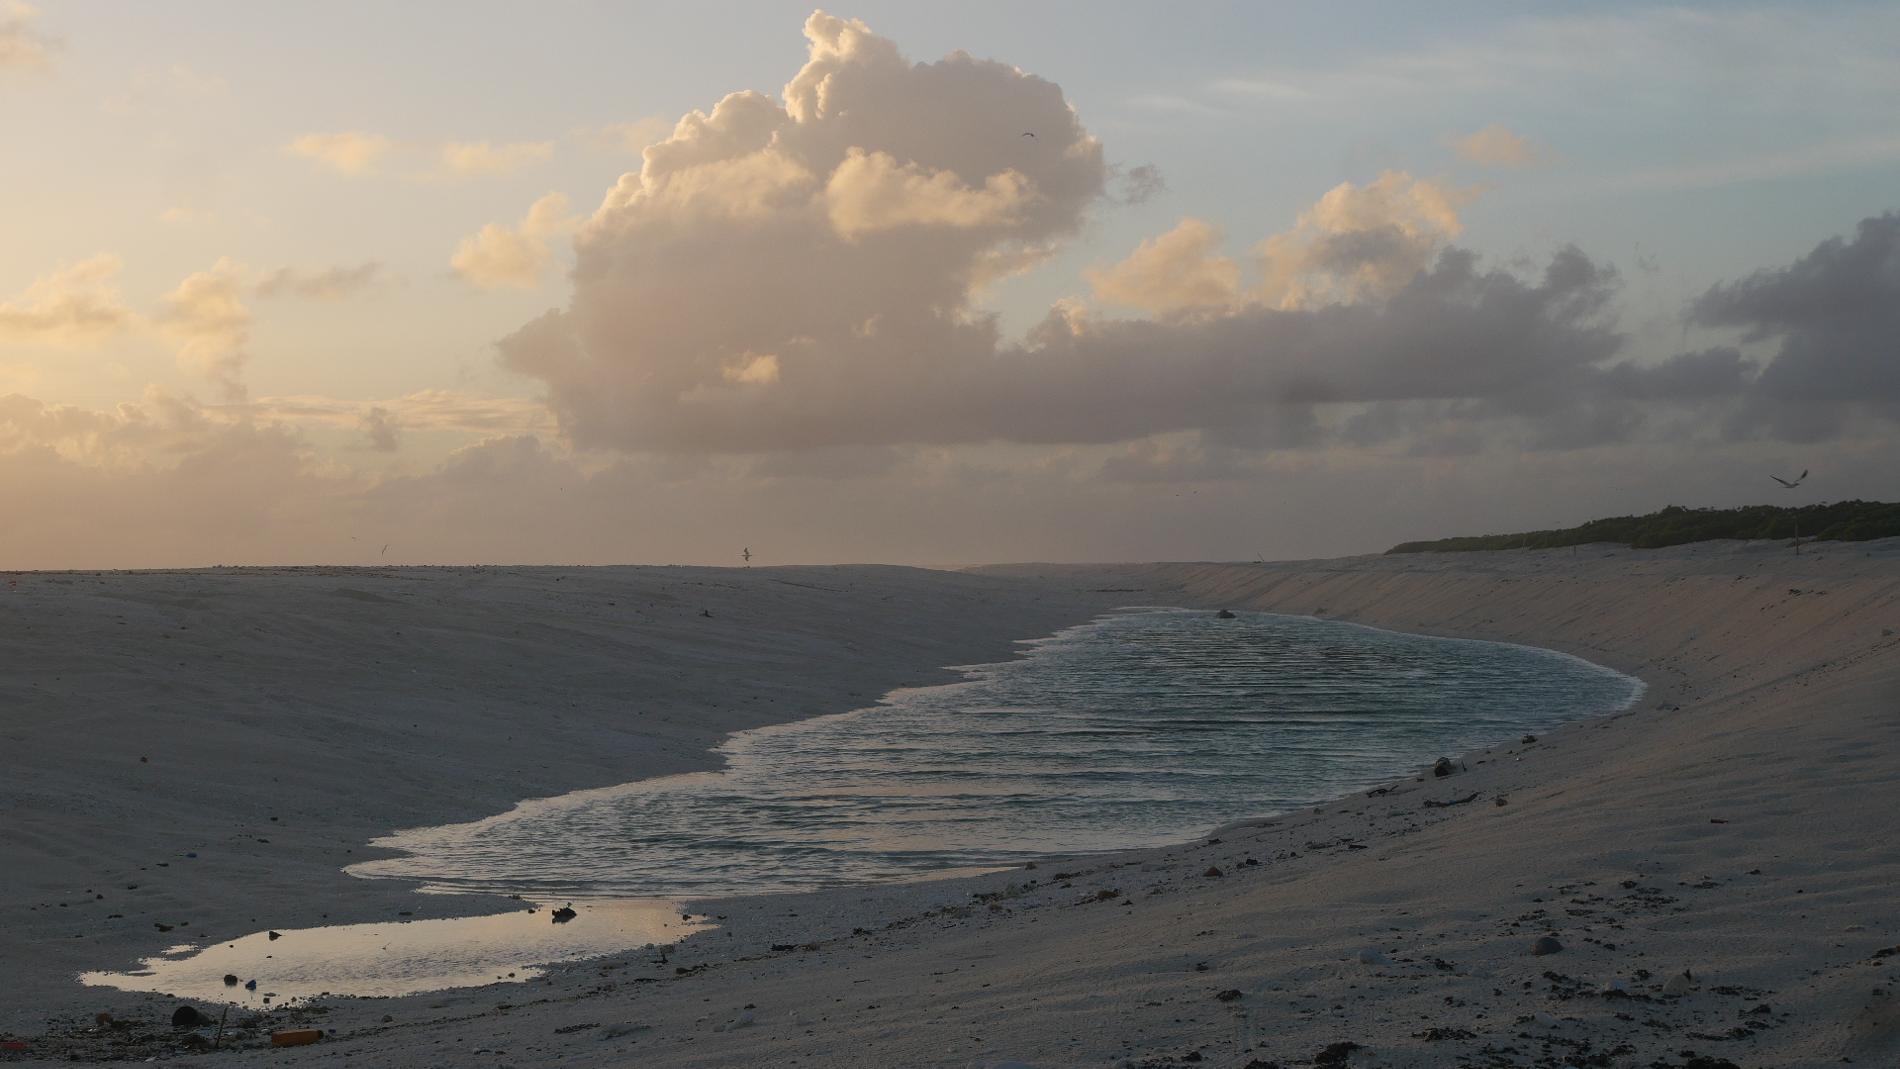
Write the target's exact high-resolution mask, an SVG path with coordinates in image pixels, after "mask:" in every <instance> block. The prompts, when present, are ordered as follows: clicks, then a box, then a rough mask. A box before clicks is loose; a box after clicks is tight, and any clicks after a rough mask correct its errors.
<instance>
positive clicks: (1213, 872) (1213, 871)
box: [1201, 865, 1227, 877]
mask: <svg viewBox="0 0 1900 1069" xmlns="http://www.w3.org/2000/svg"><path fill="white" fill-rule="evenodd" d="M1201 875H1203V876H1207V877H1214V876H1225V875H1227V874H1226V873H1224V872H1222V871H1221V870H1220V866H1219V865H1209V866H1207V871H1206V872H1203V873H1201Z"/></svg>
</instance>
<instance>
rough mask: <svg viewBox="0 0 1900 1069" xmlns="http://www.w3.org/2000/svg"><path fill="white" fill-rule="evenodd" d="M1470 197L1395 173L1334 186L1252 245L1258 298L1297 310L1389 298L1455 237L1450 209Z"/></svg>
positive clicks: (1454, 217)
mask: <svg viewBox="0 0 1900 1069" xmlns="http://www.w3.org/2000/svg"><path fill="white" fill-rule="evenodd" d="M1474 195H1475V194H1474V193H1473V191H1471V190H1461V189H1454V188H1451V187H1448V186H1444V185H1440V184H1438V183H1435V182H1431V181H1427V180H1425V179H1422V178H1414V177H1412V176H1411V175H1409V174H1406V173H1404V172H1401V171H1387V172H1385V173H1384V174H1381V175H1380V176H1379V177H1378V178H1377V179H1376V180H1374V181H1372V182H1368V183H1366V184H1365V185H1355V184H1354V183H1352V182H1341V183H1340V184H1339V185H1337V186H1334V187H1333V188H1332V189H1330V190H1328V191H1327V192H1326V194H1325V195H1324V196H1322V197H1321V198H1320V199H1319V201H1318V203H1316V204H1314V205H1313V206H1312V207H1311V208H1308V209H1307V210H1306V211H1305V212H1303V213H1301V215H1300V218H1299V221H1298V223H1297V224H1296V225H1295V226H1294V228H1293V229H1292V230H1290V231H1287V232H1286V233H1284V234H1275V235H1274V236H1272V237H1270V238H1268V239H1267V240H1266V241H1264V242H1262V243H1261V244H1260V247H1259V249H1258V250H1257V251H1258V254H1259V256H1260V259H1261V261H1262V276H1263V277H1262V280H1261V285H1260V289H1259V299H1260V300H1261V301H1263V302H1265V303H1267V304H1270V305H1275V306H1278V307H1281V308H1299V307H1303V306H1310V305H1314V304H1320V303H1326V302H1331V301H1342V300H1359V299H1365V298H1376V297H1386V296H1390V295H1391V294H1392V293H1394V292H1396V291H1397V290H1398V289H1399V287H1401V286H1404V285H1405V284H1406V283H1408V282H1410V281H1411V280H1412V278H1413V277H1415V276H1416V275H1417V274H1418V273H1419V272H1420V271H1423V270H1424V269H1425V266H1426V265H1427V264H1429V263H1430V262H1431V260H1432V258H1433V257H1434V256H1436V255H1437V254H1438V252H1439V251H1440V250H1441V249H1443V248H1444V247H1445V245H1446V243H1447V242H1449V241H1450V240H1451V239H1452V238H1454V237H1457V236H1458V233H1459V232H1460V231H1461V230H1462V229H1463V224H1462V223H1461V222H1460V221H1459V218H1458V207H1459V206H1460V205H1461V204H1463V203H1465V202H1466V201H1469V200H1470V199H1471V198H1472V197H1473V196H1474Z"/></svg>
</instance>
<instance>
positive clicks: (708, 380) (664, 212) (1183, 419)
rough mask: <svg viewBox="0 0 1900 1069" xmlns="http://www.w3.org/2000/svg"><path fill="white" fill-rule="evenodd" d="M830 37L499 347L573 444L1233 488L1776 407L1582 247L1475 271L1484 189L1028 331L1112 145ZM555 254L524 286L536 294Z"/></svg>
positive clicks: (643, 171) (1073, 122)
mask: <svg viewBox="0 0 1900 1069" xmlns="http://www.w3.org/2000/svg"><path fill="white" fill-rule="evenodd" d="M806 38H807V41H808V43H809V50H808V55H807V61H806V63H805V65H804V66H803V67H802V68H801V69H799V70H798V71H797V72H796V73H795V74H794V75H793V77H792V78H791V80H790V81H789V82H788V83H787V85H786V86H785V89H784V90H783V92H782V93H781V95H780V96H779V97H778V98H777V99H774V98H771V97H768V96H766V95H764V94H761V93H756V92H742V93H735V94H732V95H730V96H727V97H726V98H724V99H723V100H721V101H719V102H718V103H717V104H716V105H715V106H714V107H712V108H711V110H710V111H706V112H700V111H695V112H692V113H689V114H688V115H686V116H685V117H684V118H682V119H681V120H680V122H679V123H678V124H676V126H675V127H674V130H673V133H672V134H671V136H669V137H668V138H666V139H665V140H663V141H660V142H658V143H655V144H653V145H650V146H648V148H647V149H646V150H645V152H644V154H643V160H642V166H641V168H640V170H638V171H637V172H632V173H629V174H626V175H624V176H623V177H622V178H621V179H620V180H619V181H618V182H617V183H616V184H615V186H614V187H613V188H612V189H610V190H609V191H608V192H607V194H606V196H605V197H604V198H603V200H602V202H601V204H600V207H599V208H598V210H597V211H596V212H595V213H594V214H593V216H592V217H591V218H589V219H588V220H587V221H586V222H585V223H584V224H583V225H582V226H581V227H580V228H579V230H578V231H577V232H576V234H575V238H574V248H575V256H576V264H575V268H574V271H573V273H572V278H573V292H572V296H571V298H570V300H569V301H568V303H567V305H566V307H565V308H563V309H560V310H557V311H551V312H549V313H546V314H544V315H542V316H540V317H539V318H537V319H535V320H533V321H532V322H530V323H527V324H525V325H524V326H522V327H521V328H520V329H519V330H517V331H516V332H515V333H514V334H512V335H510V336H509V337H507V338H505V339H503V341H502V342H501V343H500V350H501V356H502V360H503V363H504V365H505V366H506V367H508V368H509V369H511V370H514V371H516V372H520V373H523V374H526V375H529V376H531V377H533V378H536V379H538V380H540V381H541V382H542V383H544V384H545V386H546V390H547V398H548V403H549V406H550V409H551V411H552V413H553V414H554V416H555V418H556V419H557V420H558V423H559V429H560V432H561V435H562V436H563V438H564V439H565V440H566V441H567V442H568V443H569V444H570V445H572V446H574V447H577V448H580V449H585V450H600V449H604V450H615V451H621V452H624V453H641V452H667V453H682V452H697V453H768V452H771V451H775V450H839V449H845V448H852V447H856V448H880V449H881V448H889V447H903V446H951V445H987V444H992V443H1016V444H1023V445H1047V444H1063V445H1075V446H1101V445H1107V444H1111V443H1126V442H1137V441H1140V440H1142V439H1146V438H1150V437H1153V436H1156V435H1192V436H1198V438H1196V439H1195V441H1196V442H1197V443H1198V445H1197V448H1199V449H1200V450H1202V453H1201V454H1200V455H1199V457H1198V458H1197V457H1189V456H1188V455H1187V454H1179V455H1176V456H1174V457H1172V458H1171V459H1168V464H1169V465H1172V466H1173V467H1176V468H1180V467H1181V466H1182V465H1189V466H1195V465H1198V466H1201V467H1207V468H1208V469H1209V470H1214V469H1215V468H1232V467H1233V466H1234V464H1235V463H1237V462H1236V461H1234V460H1233V456H1235V455H1237V454H1238V453H1246V452H1251V453H1255V454H1259V453H1263V452H1272V451H1275V450H1287V449H1297V448H1304V447H1311V446H1314V445H1317V444H1323V443H1342V442H1354V441H1357V442H1362V443H1377V444H1379V445H1380V447H1381V448H1396V449H1401V450H1415V451H1416V452H1417V455H1436V456H1445V455H1451V454H1454V453H1459V452H1470V451H1471V450H1472V449H1475V448H1478V447H1479V446H1480V445H1481V444H1483V443H1485V442H1487V441H1490V442H1495V441H1499V440H1504V441H1508V442H1509V443H1510V444H1511V445H1513V446H1515V447H1517V448H1522V449H1529V450H1572V449H1580V448H1592V447H1596V446H1599V445H1602V444H1605V443H1613V442H1619V441H1627V440H1632V439H1635V438H1638V437H1640V436H1642V435H1645V434H1651V435H1691V436H1692V435H1696V434H1704V435H1707V434H1711V433H1714V431H1713V430H1712V427H1713V423H1712V421H1711V420H1709V419H1708V418H1707V415H1708V413H1710V412H1729V411H1734V410H1739V409H1740V408H1741V407H1744V406H1745V405H1746V404H1747V403H1749V398H1750V397H1752V396H1754V394H1755V393H1756V392H1757V391H1758V383H1757V379H1756V375H1757V370H1758V369H1757V367H1756V365H1755V364H1754V363H1753V362H1752V361H1750V360H1749V359H1748V358H1746V357H1745V356H1744V355H1743V352H1742V351H1741V350H1740V349H1738V348H1734V347H1720V346H1718V347H1715V348H1711V349H1706V350H1703V351H1699V352H1693V353H1682V354H1666V353H1638V354H1631V353H1629V352H1627V351H1626V350H1627V347H1628V344H1629V343H1628V339H1627V337H1626V336H1625V335H1624V334H1623V332H1622V331H1621V330H1620V329H1619V326H1618V323H1617V320H1616V315H1615V310H1614V307H1613V299H1614V297H1615V295H1616V293H1617V289H1618V285H1619V281H1618V276H1617V273H1616V271H1615V270H1614V269H1613V268H1612V267H1611V266H1610V265H1608V264H1606V263H1603V262H1601V261H1598V260H1594V259H1592V258H1591V257H1590V256H1588V255H1586V254H1585V253H1583V252H1581V251H1579V250H1577V249H1575V248H1562V249H1559V250H1557V251H1556V252H1555V253H1554V254H1552V255H1550V256H1549V257H1548V259H1547V260H1546V261H1545V262H1544V263H1542V264H1541V265H1537V266H1534V267H1516V268H1510V269H1505V268H1500V267H1498V266H1495V265H1487V264H1484V263H1482V262H1480V260H1479V259H1478V257H1477V256H1476V255H1475V254H1473V253H1471V252H1469V251H1467V250H1464V249H1461V248H1459V247H1458V246H1457V245H1456V244H1454V242H1455V241H1456V240H1457V238H1458V236H1459V234H1460V233H1461V231H1462V228H1463V220H1462V219H1461V217H1460V213H1461V211H1462V210H1463V208H1464V206H1465V205H1466V204H1467V203H1468V202H1469V201H1470V200H1471V198H1472V197H1473V196H1474V191H1472V190H1468V189H1461V188H1456V187H1453V186H1449V185H1446V184H1444V183H1442V182H1438V181H1434V180H1431V179H1426V178H1420V177H1417V176H1414V175H1411V174H1408V173H1404V172H1399V171H1389V172H1386V173H1383V174H1380V175H1378V176H1377V177H1376V178H1374V179H1372V180H1371V181H1367V182H1344V183H1340V184H1339V185H1337V186H1335V187H1334V188H1332V189H1330V190H1328V191H1325V192H1324V193H1323V194H1322V195H1321V196H1319V198H1318V199H1317V200H1316V201H1315V202H1314V203H1313V204H1312V205H1311V206H1310V207H1309V208H1308V209H1306V210H1305V211H1303V212H1301V213H1300V214H1299V216H1298V217H1297V218H1296V219H1295V220H1294V221H1293V223H1292V225H1291V226H1290V227H1289V228H1288V229H1286V230H1285V231H1283V232H1281V233H1277V234H1273V235H1271V236H1269V237H1267V238H1265V239H1264V240H1261V241H1258V242H1256V243H1254V244H1253V245H1252V246H1251V248H1250V249H1248V250H1247V251H1245V252H1242V253H1239V254H1229V253H1227V252H1226V251H1224V250H1223V248H1222V242H1221V236H1220V234H1219V233H1218V232H1217V230H1216V229H1215V228H1214V226H1213V225H1212V224H1211V223H1209V222H1207V221H1205V220H1200V219H1191V218H1190V219H1185V220H1182V221H1181V222H1180V223H1179V224H1177V225H1176V226H1175V227H1174V228H1173V229H1172V230H1170V231H1168V232H1167V233H1165V234H1162V235H1159V236H1156V237H1154V238H1151V239H1149V240H1148V241H1146V242H1143V243H1142V244H1141V245H1140V247H1139V248H1137V249H1136V250H1135V251H1134V252H1133V253H1132V254H1131V255H1130V256H1129V257H1128V258H1127V259H1125V260H1123V261H1122V262H1120V263H1116V264H1112V265H1109V266H1105V267H1100V268H1097V269H1095V270H1093V271H1091V272H1089V273H1088V275H1087V279H1088V281H1089V282H1090V284H1091V286H1092V288H1093V292H1094V295H1095V299H1096V300H1097V301H1098V302H1101V303H1102V304H1104V305H1113V306H1116V307H1119V308H1122V309H1133V310H1138V311H1139V312H1142V313H1145V314H1147V315H1148V316H1149V317H1150V318H1116V317H1114V316H1109V315H1104V314H1102V313H1100V312H1099V311H1092V310H1090V309H1089V308H1088V307H1087V306H1086V305H1084V304H1082V303H1080V302H1076V301H1063V302H1059V303H1058V304H1057V305H1056V306H1055V307H1054V308H1052V309H1051V311H1050V313H1049V314H1048V316H1047V317H1046V318H1045V319H1044V320H1043V321H1042V322H1040V323H1039V324H1037V325H1036V326H1034V327H1033V328H1032V329H1030V330H1029V331H1028V332H1027V333H1026V334H1024V335H1023V336H1022V337H1020V338H1009V337H1005V336H1003V334H1002V332H1001V329H1000V327H999V324H998V322H997V321H996V319H995V318H994V317H993V316H991V315H989V314H987V313H986V312H985V311H984V310H983V309H982V308H981V307H980V306H979V305H978V304H977V303H976V297H977V295H978V294H979V293H980V292H981V287H982V286H983V285H984V284H985V283H986V282H988V281H990V280H992V279H994V278H995V277H997V275H998V274H999V273H1002V272H1007V271H1009V270H1019V269H1021V266H1022V265H1024V264H1031V263H1035V262H1039V261H1040V260H1042V259H1044V258H1046V257H1048V256H1049V255H1051V253H1052V252H1053V250H1055V249H1057V248H1059V247H1060V245H1061V244H1062V243H1063V242H1064V241H1065V240H1067V239H1070V238H1072V237H1073V236H1075V235H1076V233H1077V232H1078V231H1079V229H1080V228H1081V226H1082V225H1083V223H1084V221H1085V219H1086V218H1087V217H1088V214H1089V212H1090V211H1091V210H1094V209H1095V208H1097V207H1099V206H1101V205H1103V204H1105V203H1111V202H1112V201H1113V199H1114V198H1113V196H1112V195H1111V192H1110V190H1111V181H1112V179H1113V172H1112V170H1111V169H1110V168H1109V167H1108V166H1107V165H1106V164H1105V163H1104V161H1103V156H1102V151H1101V147H1100V145H1099V144H1098V143H1097V142H1096V141H1095V139H1094V138H1093V137H1092V136H1090V134H1089V133H1088V131H1087V130H1086V129H1085V128H1084V127H1083V126H1082V124H1081V122H1080V120H1079V118H1078V116H1077V115H1076V113H1075V111H1074V110H1073V109H1072V108H1070V107H1069V105H1068V103H1067V102H1066V101H1065V100H1064V99H1063V96H1062V92H1061V90H1060V88H1059V87H1057V86H1055V85H1053V84H1051V83H1049V82H1047V81H1044V80H1042V79H1040V78H1037V77H1035V76H1034V75H1032V74H1029V73H1026V72H1023V71H1021V70H1019V69H1017V68H1015V67H1011V66H1007V65H1005V64H1001V63H996V62H992V61H988V60H981V59H976V58H974V57H971V56H969V55H966V54H963V53H956V54H952V55H950V56H947V57H945V58H943V59H941V60H937V61H935V62H924V63H913V62H911V61H910V60H909V59H907V58H906V57H904V56H903V55H902V54H901V53H900V52H899V51H898V49H897V47H896V45H895V44H893V43H892V42H890V41H888V40H886V39H884V38H881V37H879V36H877V35H876V34H874V33H872V32H871V31H870V29H869V28H867V27H866V26H865V25H864V24H863V23H860V22H855V21H847V20H843V19H837V18H833V17H831V16H828V15H825V14H823V13H822V12H821V13H818V14H815V15H813V16H812V17H811V18H810V19H809V20H808V22H807V24H806ZM1024 131H1029V132H1032V133H1034V134H1035V135H1036V136H1035V137H1033V138H1025V137H1023V136H1021V135H1022V133H1023V132H1024ZM496 244H497V246H498V247H507V245H506V243H504V242H501V241H499V240H497V242H496ZM473 248H474V246H471V249H473ZM537 248H540V247H539V246H537V247H535V248H530V249H528V250H526V251H525V252H524V253H522V254H521V255H520V256H514V257H498V259H501V260H503V261H504V262H507V263H511V264H512V263H517V262H519V263H523V264H527V265H529V266H528V267H525V268H522V269H520V270H513V271H498V272H496V275H497V276H499V277H507V278H514V279H521V278H534V277H538V276H539V272H540V270H541V269H542V267H544V266H545V260H542V259H540V258H538V253H537V252H536V249H537ZM472 257H473V253H472V252H471V258H472ZM516 284H520V283H516ZM1714 301H1715V298H1710V302H1714ZM1714 306H1715V305H1714V303H1710V304H1709V307H1711V308H1713V307H1714ZM1710 314H1712V313H1710ZM1777 329H1778V328H1777ZM1690 412H1698V413H1701V414H1702V417H1703V418H1701V419H1700V421H1699V422H1698V421H1694V420H1687V419H1685V418H1684V414H1685V413H1690ZM1183 458H1186V459H1183ZM1209 458H1212V459H1209ZM1153 460H1154V458H1153V457H1150V458H1147V460H1143V459H1142V458H1139V457H1137V458H1135V459H1130V460H1126V461H1124V462H1119V464H1120V466H1119V468H1118V469H1117V470H1123V471H1133V470H1135V469H1134V468H1133V467H1130V465H1144V464H1145V465H1146V467H1149V468H1153V467H1155V466H1156V464H1155V463H1151V462H1150V461H1153Z"/></svg>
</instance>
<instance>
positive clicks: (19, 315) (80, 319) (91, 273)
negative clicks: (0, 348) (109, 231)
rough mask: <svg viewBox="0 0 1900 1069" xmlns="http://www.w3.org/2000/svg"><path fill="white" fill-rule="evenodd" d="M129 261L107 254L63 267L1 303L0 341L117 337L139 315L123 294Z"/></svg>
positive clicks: (62, 342) (75, 341) (73, 342)
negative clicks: (121, 279) (124, 272)
mask: <svg viewBox="0 0 1900 1069" xmlns="http://www.w3.org/2000/svg"><path fill="white" fill-rule="evenodd" d="M123 267H124V262H123V261H121V260H120V259H119V257H117V256H113V255H110V254H107V253H102V254H100V255H98V256H94V257H92V258H91V259H88V260H82V261H80V262H78V263H75V264H68V265H66V266H63V267H60V268H59V269H57V270H55V271H54V272H53V273H51V274H49V275H47V276H46V277H44V278H41V279H39V280H38V281H36V282H34V283H33V284H32V285H31V286H28V287H27V288H26V290H25V291H24V292H22V293H20V294H18V295H16V296H14V297H11V298H9V299H7V300H4V301H0V342H6V341H21V342H33V343H43V344H49V345H59V346H75V345H83V344H87V343H90V342H94V341H98V340H100V339H101V338H105V337H108V336H110V335H113V334H117V333H119V332H120V331H122V330H125V329H126V328H128V327H130V326H132V325H134V324H135V323H136V322H137V317H136V316H135V315H133V314H132V312H131V310H130V309H128V308H126V306H125V303H124V301H123V300H121V298H120V296H119V290H118V277H119V271H120V269H121V268H123Z"/></svg>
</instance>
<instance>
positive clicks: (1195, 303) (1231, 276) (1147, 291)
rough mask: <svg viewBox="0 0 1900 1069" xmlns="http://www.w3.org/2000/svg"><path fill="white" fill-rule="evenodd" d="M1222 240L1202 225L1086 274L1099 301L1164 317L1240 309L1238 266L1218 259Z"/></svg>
mask: <svg viewBox="0 0 1900 1069" xmlns="http://www.w3.org/2000/svg"><path fill="white" fill-rule="evenodd" d="M1220 243H1221V235H1220V231H1218V230H1215V229H1214V227H1213V225H1212V224H1210V223H1207V222H1205V221H1203V220H1200V219H1183V220H1181V221H1180V222H1179V223H1177V224H1175V227H1174V229H1172V230H1170V231H1168V232H1167V233H1165V234H1162V235H1160V236H1159V237H1153V238H1149V239H1147V240H1146V241H1143V242H1142V243H1141V246H1140V247H1139V248H1137V249H1136V250H1135V251H1134V252H1133V253H1130V254H1129V256H1128V258H1127V259H1125V260H1123V261H1122V262H1120V263H1118V264H1116V265H1114V266H1113V267H1109V268H1095V269H1091V270H1090V271H1089V272H1088V273H1087V277H1088V280H1089V284H1090V285H1091V286H1092V287H1093V288H1094V291H1095V296H1096V298H1097V299H1099V300H1103V301H1107V302H1109V303H1111V304H1120V305H1126V306H1127V307H1130V308H1140V309H1142V310H1144V311H1150V312H1161V313H1164V314H1168V313H1178V312H1191V311H1199V310H1205V309H1222V308H1230V307H1233V306H1234V305H1237V304H1239V303H1240V300H1241V280H1240V264H1239V263H1238V262H1236V261H1234V260H1232V259H1229V258H1228V257H1226V256H1222V255H1220V252H1219V249H1220Z"/></svg>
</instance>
